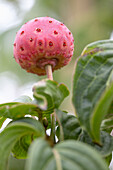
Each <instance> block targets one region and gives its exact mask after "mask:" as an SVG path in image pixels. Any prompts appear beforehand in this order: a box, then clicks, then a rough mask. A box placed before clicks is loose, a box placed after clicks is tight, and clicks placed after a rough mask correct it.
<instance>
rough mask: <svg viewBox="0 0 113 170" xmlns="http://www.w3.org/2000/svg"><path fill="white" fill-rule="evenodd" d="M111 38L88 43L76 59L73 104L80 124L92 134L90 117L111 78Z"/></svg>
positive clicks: (112, 41) (112, 43)
mask: <svg viewBox="0 0 113 170" xmlns="http://www.w3.org/2000/svg"><path fill="white" fill-rule="evenodd" d="M112 70H113V40H103V41H97V42H94V43H92V44H89V45H88V46H87V47H86V48H85V49H84V51H83V53H82V55H81V57H79V58H78V59H77V62H76V70H75V75H74V84H73V104H74V107H75V109H76V113H77V115H78V119H79V121H80V123H81V124H82V126H84V128H85V129H87V131H88V132H89V133H90V135H92V132H91V124H90V119H91V116H92V113H93V110H94V108H95V106H96V104H97V103H98V100H99V99H100V97H101V95H102V94H103V92H104V90H105V89H106V88H107V86H108V85H109V83H110V81H111V80H112V77H111V74H112Z"/></svg>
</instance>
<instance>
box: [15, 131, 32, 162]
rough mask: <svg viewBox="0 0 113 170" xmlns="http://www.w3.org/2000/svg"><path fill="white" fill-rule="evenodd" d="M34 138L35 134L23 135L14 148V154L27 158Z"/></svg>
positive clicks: (16, 156) (17, 156)
mask: <svg viewBox="0 0 113 170" xmlns="http://www.w3.org/2000/svg"><path fill="white" fill-rule="evenodd" d="M33 138H34V135H33V134H31V135H25V136H22V137H21V138H20V139H19V140H18V141H17V142H16V144H15V145H14V147H13V149H12V152H13V156H14V157H15V158H17V159H26V158H27V152H28V148H29V146H30V144H31V142H32V141H33Z"/></svg>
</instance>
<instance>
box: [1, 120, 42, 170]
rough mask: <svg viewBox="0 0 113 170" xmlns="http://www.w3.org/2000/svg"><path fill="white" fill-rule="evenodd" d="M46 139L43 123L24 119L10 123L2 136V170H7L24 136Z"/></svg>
mask: <svg viewBox="0 0 113 170" xmlns="http://www.w3.org/2000/svg"><path fill="white" fill-rule="evenodd" d="M32 134H34V135H36V136H37V137H44V135H45V133H44V128H43V126H42V125H41V123H40V122H39V121H37V120H34V119H32V118H24V119H21V120H18V121H15V122H12V123H10V124H9V125H8V126H7V127H6V128H5V129H4V131H2V132H1V134H0V170H5V169H7V166H8V157H9V154H10V152H11V150H12V149H13V147H14V146H15V144H16V143H17V141H18V140H19V139H20V138H21V137H22V136H24V135H32Z"/></svg>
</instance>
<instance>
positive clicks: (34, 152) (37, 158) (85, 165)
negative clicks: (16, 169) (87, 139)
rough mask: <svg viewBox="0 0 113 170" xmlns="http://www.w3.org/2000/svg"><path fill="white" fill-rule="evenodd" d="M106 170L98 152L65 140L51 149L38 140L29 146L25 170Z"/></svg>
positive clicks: (47, 144) (82, 144)
mask: <svg viewBox="0 0 113 170" xmlns="http://www.w3.org/2000/svg"><path fill="white" fill-rule="evenodd" d="M41 169H43V170H50V169H51V170H75V169H77V170H81V169H82V170H86V169H87V170H108V167H107V165H106V163H105V162H104V161H103V160H102V158H101V156H100V155H99V153H98V152H96V151H95V150H94V149H93V148H91V147H90V146H88V145H86V144H84V143H81V142H78V141H77V142H76V141H74V140H67V141H65V142H61V143H59V144H57V145H56V146H55V147H54V148H51V147H50V145H49V143H48V142H47V141H45V140H43V139H38V140H35V141H34V142H33V144H31V147H30V149H29V158H28V160H27V162H26V170H41Z"/></svg>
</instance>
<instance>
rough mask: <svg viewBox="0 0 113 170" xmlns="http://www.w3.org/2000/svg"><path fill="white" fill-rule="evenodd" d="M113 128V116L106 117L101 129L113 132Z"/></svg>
mask: <svg viewBox="0 0 113 170" xmlns="http://www.w3.org/2000/svg"><path fill="white" fill-rule="evenodd" d="M112 129H113V116H112V117H110V118H108V119H105V120H103V121H102V123H101V130H103V131H106V132H109V133H110V132H111V131H112Z"/></svg>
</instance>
